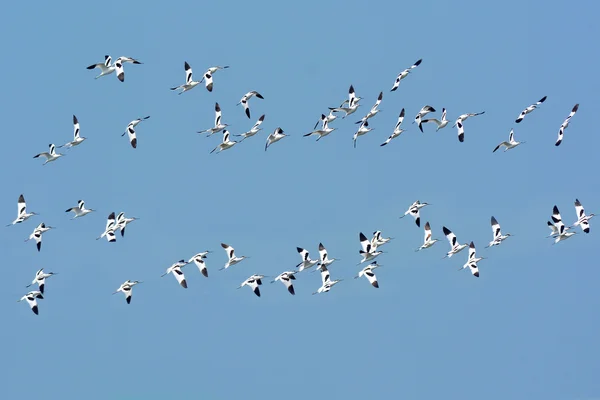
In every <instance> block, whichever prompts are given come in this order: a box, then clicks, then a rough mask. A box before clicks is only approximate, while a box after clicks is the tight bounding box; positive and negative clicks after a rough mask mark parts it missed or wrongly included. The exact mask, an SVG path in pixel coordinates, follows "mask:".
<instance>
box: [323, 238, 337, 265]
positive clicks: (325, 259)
mask: <svg viewBox="0 0 600 400" xmlns="http://www.w3.org/2000/svg"><path fill="white" fill-rule="evenodd" d="M336 260H338V261H339V259H337V258H329V253H328V252H327V249H326V248H325V246H323V243H319V267H320V266H321V265H324V266H326V267H328V266H329V265H331V264H332V263H333V262H334V261H336Z"/></svg>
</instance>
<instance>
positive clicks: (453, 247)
mask: <svg viewBox="0 0 600 400" xmlns="http://www.w3.org/2000/svg"><path fill="white" fill-rule="evenodd" d="M442 230H443V231H444V235H446V238H447V239H448V242H450V251H449V252H448V253H447V254H446V255H445V256H444V257H443V258H446V257H448V258H450V257H452V256H453V255H454V254H456V253H458V252H460V251H461V250H463V249H464V248H465V247H467V246H468V244H466V243H464V244H460V243H458V240H457V239H456V235H455V234H454V233H453V232H452V231H451V230H450V229H448V228H446V227H445V226H444V227H442Z"/></svg>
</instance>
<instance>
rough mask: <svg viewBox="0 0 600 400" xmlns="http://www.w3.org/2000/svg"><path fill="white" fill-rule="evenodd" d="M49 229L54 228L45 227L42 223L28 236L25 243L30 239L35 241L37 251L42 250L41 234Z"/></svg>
mask: <svg viewBox="0 0 600 400" xmlns="http://www.w3.org/2000/svg"><path fill="white" fill-rule="evenodd" d="M50 229H54V227H52V226H46V224H45V223H43V222H42V223H41V224H39V225H38V226H37V227H36V228H35V229H34V230H33V232H32V233H31V235H29V237H28V238H27V239H25V241H26V242H28V241H30V240H32V239H33V240H35V244H36V247H37V249H38V251H41V250H42V234H43V233H44V232H48V231H49V230H50Z"/></svg>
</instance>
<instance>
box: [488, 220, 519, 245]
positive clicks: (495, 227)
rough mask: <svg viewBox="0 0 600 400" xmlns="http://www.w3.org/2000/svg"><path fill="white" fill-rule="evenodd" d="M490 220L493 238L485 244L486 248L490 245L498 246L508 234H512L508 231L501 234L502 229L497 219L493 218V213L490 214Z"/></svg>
mask: <svg viewBox="0 0 600 400" xmlns="http://www.w3.org/2000/svg"><path fill="white" fill-rule="evenodd" d="M490 221H491V224H492V233H493V234H494V238H493V239H492V241H491V242H490V244H488V245H487V246H485V247H486V248H488V247H492V246H498V245H499V244H500V243H502V242H503V241H504V240H506V239H508V238H509V237H510V236H513V235H512V234H510V233H507V234H506V235H503V234H502V230H501V229H500V224H499V223H498V221H497V220H496V218H494V216H493V215H492V218H491V220H490Z"/></svg>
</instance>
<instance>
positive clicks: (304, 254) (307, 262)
mask: <svg viewBox="0 0 600 400" xmlns="http://www.w3.org/2000/svg"><path fill="white" fill-rule="evenodd" d="M296 250H297V251H298V254H300V258H301V259H302V261H301V262H300V263H299V264H298V265H296V268H298V272H301V271H304V270H305V269H308V268H311V267H314V266H315V265H317V264H318V263H319V260H311V258H310V254H309V253H308V250H305V249H303V248H301V247H296Z"/></svg>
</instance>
